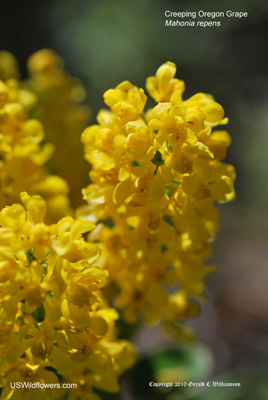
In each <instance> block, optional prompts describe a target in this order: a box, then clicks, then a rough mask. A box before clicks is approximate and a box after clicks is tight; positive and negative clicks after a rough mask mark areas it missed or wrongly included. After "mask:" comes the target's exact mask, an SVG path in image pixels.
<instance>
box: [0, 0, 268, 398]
mask: <svg viewBox="0 0 268 400" xmlns="http://www.w3.org/2000/svg"><path fill="white" fill-rule="evenodd" d="M167 9H168V10H171V11H186V10H188V11H196V12H197V11H198V10H204V11H226V10H233V11H247V12H248V17H247V18H243V19H238V18H224V19H219V18H216V20H220V21H221V26H220V27H207V28H201V27H200V28H196V27H165V26H164V25H165V20H166V18H165V16H164V12H165V10H167ZM187 19H189V18H187ZM203 20H207V18H203ZM267 37H268V2H267V1H266V0H254V1H253V0H232V1H231V0H218V1H217V2H215V1H213V0H195V1H194V0H189V1H171V0H135V1H123V0H98V1H90V0H75V1H74V0H46V1H39V2H37V1H35V0H28V1H21V2H16V3H14V2H12V1H9V2H8V1H4V0H3V1H1V24H0V48H1V49H3V50H8V51H10V52H12V53H13V54H14V55H15V56H16V57H17V59H18V62H19V65H20V70H21V75H22V77H23V78H26V74H27V72H26V71H27V70H26V62H27V59H28V57H29V56H30V55H31V54H32V53H33V52H35V51H37V50H39V49H41V48H44V47H48V48H52V49H53V50H55V51H56V52H57V53H58V54H59V55H60V56H61V57H62V58H63V59H64V60H65V64H66V69H67V70H68V71H69V72H70V73H71V74H72V75H74V76H77V77H78V78H79V79H80V80H81V81H82V82H83V85H84V86H85V88H86V92H87V98H86V103H87V104H89V105H90V107H91V110H92V117H91V123H94V121H95V117H96V113H97V111H98V109H99V108H102V107H103V106H104V103H103V99H102V95H103V93H104V91H105V90H107V89H108V88H112V87H115V86H116V85H117V84H118V83H120V82H121V81H123V80H125V79H127V80H130V81H131V82H132V83H133V84H135V85H137V86H139V87H144V85H145V78H146V77H147V76H150V75H153V74H154V73H155V71H156V69H157V68H158V66H159V65H161V64H162V63H163V62H165V61H167V60H169V61H173V62H175V63H176V64H177V67H178V71H177V77H178V78H180V79H183V80H185V82H186V92H185V95H184V96H185V98H187V97H189V96H191V95H192V94H194V93H196V92H200V91H201V92H202V91H204V92H207V93H212V94H213V95H214V97H215V99H216V101H218V102H219V103H220V104H222V105H223V107H224V109H225V111H226V116H228V117H229V119H230V122H229V124H228V130H229V132H230V134H231V136H232V140H233V143H232V146H231V148H230V149H229V152H228V157H227V160H226V161H227V162H230V163H232V164H234V165H235V167H236V170H237V181H236V192H237V198H236V200H235V202H234V203H232V204H227V205H223V206H220V211H221V213H222V218H221V229H220V232H219V234H218V237H217V241H216V242H215V245H214V249H215V252H214V256H213V260H212V262H216V263H217V265H218V266H219V269H218V271H217V272H215V273H214V274H213V275H212V276H210V277H209V278H208V290H207V294H208V302H207V303H206V304H204V306H203V313H202V315H201V316H200V317H199V318H198V319H196V320H194V321H192V322H191V325H192V326H193V327H194V329H195V330H196V332H197V339H198V342H199V343H200V345H199V346H197V347H196V348H186V347H182V346H180V345H179V344H178V345H175V344H174V343H170V342H168V341H167V339H165V338H164V337H163V336H162V334H161V332H160V330H159V328H158V327H154V328H144V329H143V330H142V332H141V333H140V334H139V335H137V336H136V337H135V341H136V343H137V346H138V348H139V350H140V362H139V364H138V367H137V368H136V369H134V370H133V371H131V372H130V373H128V375H127V376H125V377H124V378H123V383H122V384H123V391H122V394H121V397H120V399H123V400H134V399H135V400H143V399H145V398H146V399H149V400H150V399H158V398H159V399H160V398H161V399H167V400H177V399H191V400H213V399H215V398H217V399H220V400H227V399H228V400H235V399H240V400H243V399H248V400H251V399H263V400H265V399H268V383H267V376H268V339H267V338H268V336H267V334H268V319H267V315H268V312H267V310H268V296H267V292H268V290H267V289H268V288H267V281H268V279H267V276H268V274H267V259H268V245H267V243H268V240H267V239H268V229H267V228H268V212H267V205H268V185H267V176H268V163H267V154H268V134H267V132H268V57H267ZM165 374H166V375H165ZM164 376H165V377H169V378H170V377H173V378H174V377H175V378H174V379H175V380H187V379H190V380H193V381H196V382H199V381H202V380H203V381H207V380H218V381H224V382H225V381H226V382H241V388H240V389H239V388H238V389H237V388H233V389H231V388H220V389H216V388H212V389H210V390H207V389H204V388H196V389H189V388H184V389H180V390H175V389H174V388H173V389H172V388H171V389H168V388H161V389H156V388H150V387H149V386H148V382H149V381H151V380H152V381H153V380H154V381H155V382H157V381H161V379H164ZM165 379H166V378H165ZM170 379H171V378H170ZM107 398H110V399H118V398H119V397H118V395H116V396H108V397H107Z"/></svg>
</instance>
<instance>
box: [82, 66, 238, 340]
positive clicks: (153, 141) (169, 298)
mask: <svg viewBox="0 0 268 400" xmlns="http://www.w3.org/2000/svg"><path fill="white" fill-rule="evenodd" d="M175 73H176V66H175V65H174V64H173V63H171V62H167V63H165V64H163V65H162V66H161V67H160V68H159V69H158V70H157V72H156V76H154V77H149V78H148V79H147V83H146V88H147V91H148V92H149V94H150V95H151V97H152V98H153V99H154V100H155V101H156V102H157V104H156V106H155V107H153V108H151V109H149V110H147V111H144V107H145V104H146V100H147V97H146V95H145V93H144V90H143V89H139V88H137V87H136V86H133V85H132V84H131V83H130V82H128V81H124V82H122V83H121V84H119V85H118V86H117V87H116V88H115V89H110V90H108V91H107V92H106V93H105V94H104V102H105V103H106V105H108V106H109V107H110V110H101V111H100V112H99V114H98V117H97V121H98V125H93V126H90V127H89V128H87V129H86V130H85V131H84V132H83V134H82V142H83V143H84V147H85V157H86V159H87V160H88V161H89V163H90V164H91V165H92V169H91V171H90V178H91V180H92V183H91V184H90V185H89V186H88V187H87V188H86V189H84V190H83V195H84V198H85V199H86V200H87V202H88V204H89V207H88V209H87V210H83V211H82V210H81V213H88V214H89V216H88V218H90V219H92V220H94V221H96V222H98V223H99V224H98V227H97V229H96V230H95V231H94V232H93V234H92V240H96V241H98V242H100V246H101V247H102V258H101V262H102V263H103V265H105V268H107V270H108V271H109V278H108V280H107V281H106V282H109V283H110V284H112V285H110V289H107V293H109V295H110V297H111V298H110V301H111V302H112V304H115V306H116V307H118V308H119V309H120V310H121V312H122V317H123V318H124V319H125V320H126V321H127V322H129V323H134V322H136V321H137V320H138V319H139V317H140V316H142V317H143V318H144V319H145V320H146V321H147V322H148V323H156V322H157V321H159V320H162V321H163V327H164V329H165V331H166V332H167V333H168V334H170V335H171V336H173V337H176V338H178V337H179V338H183V339H184V340H189V341H191V340H192V333H191V331H190V330H189V329H187V328H185V327H182V325H181V322H183V321H185V320H186V319H187V318H190V317H193V316H195V315H197V314H198V313H199V305H198V300H200V299H203V298H204V297H205V287H206V286H205V281H204V280H205V277H206V275H207V274H209V273H210V272H212V271H213V270H214V269H215V266H209V265H207V264H206V259H207V257H208V256H209V255H210V254H211V246H210V243H211V242H212V241H213V240H214V238H215V233H216V232H217V230H218V220H219V212H218V210H217V209H216V208H215V202H227V201H230V200H232V199H233V198H234V188H233V182H234V179H235V171H234V168H233V166H232V165H228V164H226V163H224V162H223V159H224V158H225V156H226V148H227V147H228V146H229V145H230V142H231V139H230V136H229V134H228V133H227V131H225V130H222V129H217V126H218V125H220V126H222V125H225V124H226V123H227V122H228V119H227V118H225V117H224V110H223V108H222V106H221V105H220V104H218V103H217V102H215V100H214V98H213V97H212V96H211V95H208V94H204V93H197V94H195V95H193V96H192V97H190V98H189V99H186V100H184V99H183V98H182V95H183V91H184V82H183V81H181V80H179V79H176V78H175V77H174V76H175ZM114 287H115V288H116V289H115V290H114V292H113V291H112V289H111V288H114Z"/></svg>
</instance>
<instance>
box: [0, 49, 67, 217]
mask: <svg viewBox="0 0 268 400" xmlns="http://www.w3.org/2000/svg"><path fill="white" fill-rule="evenodd" d="M12 65H13V69H11V66H12ZM15 66H16V61H15V59H14V58H13V56H12V55H11V54H9V53H7V52H0V74H1V76H0V78H1V77H2V78H3V79H5V82H4V81H3V80H2V81H0V207H1V208H2V207H3V206H5V205H11V204H12V203H14V202H16V201H18V200H19V194H20V192H21V191H23V190H27V191H28V192H29V193H30V194H34V193H37V194H40V195H42V196H43V197H44V198H45V199H46V201H47V204H48V218H49V219H50V220H55V219H56V220H57V219H58V218H60V217H62V216H64V215H66V214H67V213H68V212H69V200H68V196H67V195H68V191H69V188H68V184H67V182H66V181H65V180H64V179H62V178H60V177H59V176H57V175H49V173H48V170H47V169H46V167H44V164H45V163H46V162H47V161H48V160H49V159H50V157H51V155H52V153H53V151H54V146H53V145H52V144H50V143H46V144H44V143H43V139H44V129H43V125H42V124H41V122H40V121H38V120H37V119H33V118H30V117H29V110H30V109H31V108H32V107H33V106H34V105H35V104H36V101H37V98H36V95H35V94H34V93H33V92H32V91H31V90H29V89H27V88H25V87H24V86H23V85H22V84H21V82H19V81H18V80H17V79H16V78H14V77H12V76H14V75H16V69H15ZM8 71H9V72H10V74H11V75H9V74H8Z"/></svg>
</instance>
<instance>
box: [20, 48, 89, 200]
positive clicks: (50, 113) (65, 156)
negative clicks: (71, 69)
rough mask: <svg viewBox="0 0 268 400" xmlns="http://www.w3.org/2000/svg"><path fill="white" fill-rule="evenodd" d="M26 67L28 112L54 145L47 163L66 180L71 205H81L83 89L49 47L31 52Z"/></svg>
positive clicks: (86, 111)
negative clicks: (32, 97) (33, 101)
mask: <svg viewBox="0 0 268 400" xmlns="http://www.w3.org/2000/svg"><path fill="white" fill-rule="evenodd" d="M28 71H29V77H28V80H27V85H28V86H29V87H30V88H31V89H32V90H33V91H34V93H36V95H37V97H38V103H37V105H36V107H35V108H33V109H32V110H31V114H32V115H33V116H34V117H36V118H38V119H39V120H40V121H41V122H42V123H43V125H44V128H45V132H46V139H47V140H48V141H51V142H52V143H53V144H54V145H55V152H54V153H53V156H52V159H51V160H50V162H49V166H50V168H51V170H52V171H53V172H54V173H57V174H59V175H60V176H61V177H63V178H64V179H66V180H67V181H68V184H69V186H70V195H69V196H70V199H71V203H72V206H73V207H77V206H79V205H81V190H82V188H83V186H85V184H87V183H88V180H87V177H88V166H87V163H86V161H85V160H84V157H83V148H82V146H81V141H80V136H81V132H82V131H83V130H84V129H85V127H86V126H87V124H88V122H89V117H90V109H89V107H88V106H86V105H83V104H81V101H82V100H83V99H84V98H85V90H84V88H83V86H82V84H81V82H80V81H79V80H78V79H76V78H73V77H71V76H70V75H69V74H68V73H67V72H66V71H65V69H64V63H63V60H62V59H61V58H60V57H59V56H58V55H57V54H56V53H55V52H54V51H52V50H50V49H42V50H39V51H38V52H36V53H34V54H33V55H32V56H31V57H30V58H29V61H28ZM70 160H71V162H70Z"/></svg>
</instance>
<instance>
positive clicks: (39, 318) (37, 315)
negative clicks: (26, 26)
mask: <svg viewBox="0 0 268 400" xmlns="http://www.w3.org/2000/svg"><path fill="white" fill-rule="evenodd" d="M31 316H32V317H33V318H34V319H35V320H36V322H43V321H44V319H45V316H46V310H45V307H44V306H43V304H42V305H41V306H40V307H37V308H36V309H35V310H34V312H32V314H31Z"/></svg>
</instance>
